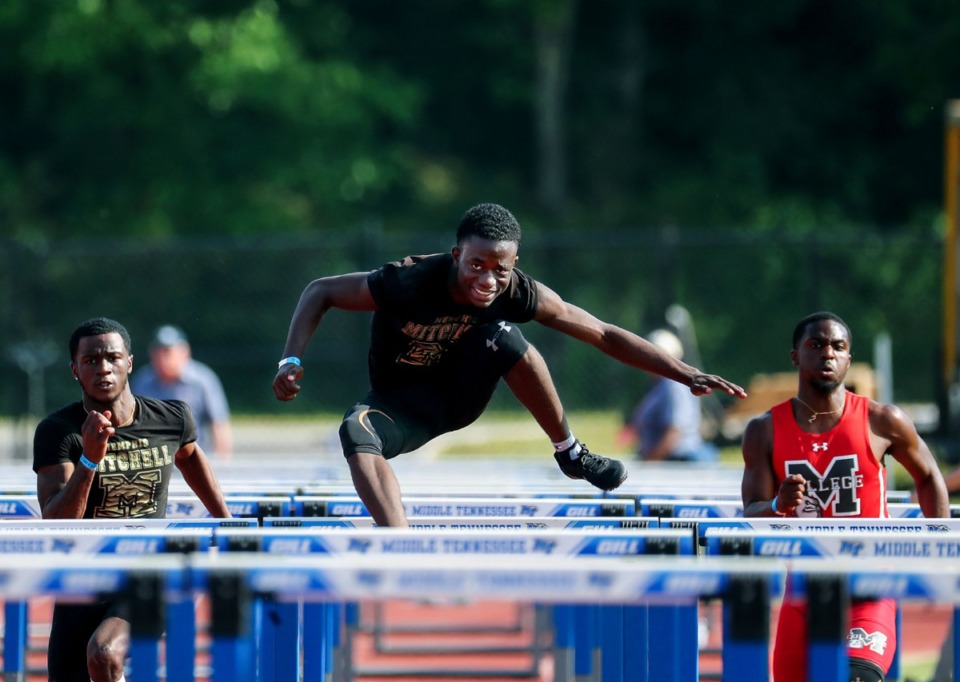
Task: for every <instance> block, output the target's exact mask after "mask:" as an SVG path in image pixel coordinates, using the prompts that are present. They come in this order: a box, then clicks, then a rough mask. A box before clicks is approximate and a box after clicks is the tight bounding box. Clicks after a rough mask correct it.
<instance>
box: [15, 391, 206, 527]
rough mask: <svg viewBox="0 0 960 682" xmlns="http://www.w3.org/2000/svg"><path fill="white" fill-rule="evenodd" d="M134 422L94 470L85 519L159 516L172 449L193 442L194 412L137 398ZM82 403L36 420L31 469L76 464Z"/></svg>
mask: <svg viewBox="0 0 960 682" xmlns="http://www.w3.org/2000/svg"><path fill="white" fill-rule="evenodd" d="M136 401H137V408H136V413H135V416H134V420H133V422H132V423H131V424H130V425H129V426H124V427H121V428H118V429H117V432H116V433H115V434H114V435H113V436H112V437H111V438H110V442H109V443H108V445H107V454H106V456H105V457H104V458H103V460H102V461H101V462H100V468H99V469H97V471H96V473H95V475H94V479H93V486H92V488H91V489H90V496H89V498H88V499H87V508H86V510H85V511H84V514H83V516H84V518H88V519H90V518H155V519H158V518H163V517H164V516H166V512H167V489H168V488H169V486H170V476H171V475H172V472H173V464H174V457H175V456H176V454H177V451H178V450H179V449H180V448H181V447H183V446H184V445H186V444H187V443H191V442H193V441H195V440H196V439H197V424H196V421H195V420H194V418H193V412H191V410H190V408H189V407H187V405H186V403H184V402H182V401H180V400H155V399H153V398H144V397H141V396H136ZM86 418H87V414H86V411H85V410H84V408H83V404H82V403H80V402H77V403H72V404H70V405H67V406H66V407H64V408H62V409H60V410H58V411H57V412H54V413H53V414H51V415H50V416H49V417H47V418H46V419H44V420H43V421H41V422H40V424H39V425H38V426H37V430H36V433H35V435H34V439H33V470H34V471H37V470H38V469H40V467H44V466H48V465H51V464H60V463H63V462H72V463H73V464H74V465H76V466H80V465H79V461H80V455H81V454H82V453H83V439H82V437H81V435H80V428H81V426H82V425H83V422H84V420H85V419H86Z"/></svg>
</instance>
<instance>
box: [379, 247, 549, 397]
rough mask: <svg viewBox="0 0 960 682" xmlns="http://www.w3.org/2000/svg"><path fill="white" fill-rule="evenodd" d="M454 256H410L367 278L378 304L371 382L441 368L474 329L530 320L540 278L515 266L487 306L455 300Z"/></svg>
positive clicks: (392, 383)
mask: <svg viewBox="0 0 960 682" xmlns="http://www.w3.org/2000/svg"><path fill="white" fill-rule="evenodd" d="M452 268H453V256H452V255H451V254H449V253H442V254H434V255H431V256H408V257H407V258H404V259H403V260H402V261H397V262H393V263H387V264H386V265H384V266H383V267H381V268H380V269H379V270H374V271H373V272H371V273H370V275H369V277H368V278H367V283H368V284H369V287H370V293H371V294H372V295H373V300H374V301H375V302H376V304H377V312H375V313H374V315H373V322H372V323H371V341H370V354H369V366H370V383H371V386H372V387H373V388H374V389H375V390H388V389H390V388H396V387H399V386H403V385H405V384H406V383H407V382H409V381H418V380H421V379H425V378H428V377H429V376H431V375H435V374H437V373H442V372H443V359H444V356H445V355H446V354H447V353H448V352H449V351H450V350H451V349H452V348H453V347H454V346H455V345H456V343H457V342H458V341H459V340H460V339H462V338H463V336H464V335H465V334H467V333H468V332H469V331H470V330H471V329H473V328H474V327H476V326H478V325H483V324H488V323H491V322H497V321H500V320H503V321H506V322H518V323H522V322H529V321H530V320H532V319H533V317H534V315H535V314H536V312H537V303H538V300H539V299H538V293H537V285H536V281H535V280H533V279H532V278H531V277H528V276H527V275H525V274H524V273H523V272H521V271H520V270H517V269H514V270H513V273H512V276H511V279H510V284H509V285H508V286H507V289H506V290H505V291H504V292H503V293H502V294H500V295H499V296H498V297H497V298H496V299H495V300H494V301H493V303H492V304H490V306H489V307H487V308H478V307H476V306H473V305H469V304H461V303H457V302H456V301H454V300H453V296H452V295H451V293H450V277H451V270H452Z"/></svg>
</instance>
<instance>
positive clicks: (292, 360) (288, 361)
mask: <svg viewBox="0 0 960 682" xmlns="http://www.w3.org/2000/svg"><path fill="white" fill-rule="evenodd" d="M284 365H296V366H297V367H302V366H303V365H301V364H300V358H298V357H296V356H295V355H291V356H290V357H289V358H284V359H283V360H281V361H280V362H278V363H277V369H279V368H281V367H283V366H284Z"/></svg>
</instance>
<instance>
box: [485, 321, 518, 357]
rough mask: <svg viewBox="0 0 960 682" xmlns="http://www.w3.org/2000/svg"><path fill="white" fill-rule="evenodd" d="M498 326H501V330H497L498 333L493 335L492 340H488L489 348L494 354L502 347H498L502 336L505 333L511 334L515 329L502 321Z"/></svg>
mask: <svg viewBox="0 0 960 682" xmlns="http://www.w3.org/2000/svg"><path fill="white" fill-rule="evenodd" d="M497 324H498V325H499V326H500V329H498V330H497V333H496V334H494V335H493V338H492V339H487V348H493V351H494V352H497V351H498V350H500V347H499V346H497V339H499V338H500V334H502V333H503V332H509V331H510V330H511V329H513V327H511V326H510V325H508V324H507V323H506V322H504V321H502V320H501V321H500V322H498V323H497Z"/></svg>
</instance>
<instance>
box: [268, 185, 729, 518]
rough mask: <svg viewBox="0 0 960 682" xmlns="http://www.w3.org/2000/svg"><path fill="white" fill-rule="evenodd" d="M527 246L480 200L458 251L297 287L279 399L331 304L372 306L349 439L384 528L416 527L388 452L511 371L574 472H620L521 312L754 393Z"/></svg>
mask: <svg viewBox="0 0 960 682" xmlns="http://www.w3.org/2000/svg"><path fill="white" fill-rule="evenodd" d="M519 245H520V225H519V223H517V221H516V219H515V218H514V217H513V215H512V214H511V213H510V212H509V211H508V210H507V209H505V208H503V207H502V206H498V205H496V204H480V205H478V206H475V207H473V208H471V209H470V210H469V211H467V212H466V214H465V215H464V216H463V218H462V220H461V221H460V226H459V228H458V229H457V242H456V246H454V247H453V249H452V251H451V253H449V254H436V255H432V256H411V257H408V258H405V259H403V260H402V261H399V262H396V263H388V264H387V265H384V266H383V267H382V268H380V269H379V270H375V271H373V272H369V273H366V272H357V273H351V274H345V275H338V276H333V277H324V278H321V279H317V280H314V281H313V282H311V283H310V284H308V285H307V287H306V288H305V289H304V291H303V294H302V295H301V296H300V302H299V304H298V305H297V308H296V310H295V311H294V314H293V319H292V320H291V322H290V329H289V332H288V334H287V341H286V345H285V346H284V352H283V359H282V360H281V361H280V363H279V369H278V371H277V375H276V377H275V378H274V380H273V392H274V394H275V395H276V397H277V398H278V399H279V400H293V399H294V398H296V396H297V393H298V392H299V390H300V386H299V384H298V383H297V382H298V381H299V380H300V379H301V378H302V376H303V368H302V366H301V361H300V358H301V357H302V355H303V353H304V351H305V350H306V348H307V344H308V343H309V341H310V339H311V338H312V337H313V334H314V333H315V332H316V329H317V326H318V325H319V324H320V320H321V319H322V318H323V316H324V314H325V313H326V312H327V310H329V309H330V308H340V309H344V310H355V311H373V312H374V315H373V323H372V328H371V341H370V352H369V370H370V386H371V390H370V392H369V393H368V394H367V396H366V397H365V398H364V399H363V400H362V401H361V402H359V403H357V404H356V405H354V406H353V407H352V408H350V409H349V410H348V411H347V413H346V415H345V417H344V420H343V423H342V424H341V427H340V440H341V443H342V445H343V453H344V456H345V457H346V458H347V462H348V463H349V466H350V473H351V476H352V477H353V482H354V486H355V487H356V489H357V493H358V494H359V495H360V498H361V500H363V502H364V504H365V505H366V507H367V509H369V510H370V513H371V515H372V516H373V518H374V520H375V521H376V523H377V524H378V525H381V526H406V517H405V514H404V511H403V504H402V502H401V498H400V487H399V484H398V482H397V479H396V476H395V475H394V473H393V469H392V468H391V467H390V464H389V463H388V462H387V460H388V459H390V458H391V457H394V456H396V455H398V454H401V453H404V452H410V451H411V450H414V449H416V448H418V447H420V446H421V445H423V444H424V443H426V442H427V441H429V440H431V439H432V438H435V437H436V436H438V435H440V434H442V433H447V432H449V431H452V430H454V429H459V428H461V427H463V426H466V425H467V424H470V423H472V422H473V421H474V420H476V419H477V417H479V416H480V414H481V413H482V412H483V410H484V409H485V408H486V405H487V403H488V402H489V400H490V397H491V396H492V395H493V391H494V389H495V388H496V386H497V383H498V382H499V380H500V379H501V378H502V379H503V380H504V381H505V382H506V383H507V385H508V386H509V387H510V390H511V391H513V393H514V395H515V396H516V397H517V399H518V400H519V401H520V403H521V404H522V405H523V406H524V407H526V408H527V410H529V412H530V413H531V414H532V415H533V417H534V419H536V421H537V423H538V424H539V425H540V427H541V428H542V429H543V430H544V431H545V432H546V434H547V436H548V437H549V438H550V440H551V441H552V442H553V445H554V449H555V450H556V452H555V454H554V457H555V458H556V460H557V463H558V464H559V466H560V469H561V471H563V473H564V474H566V475H567V476H569V477H570V478H577V479H584V480H586V481H588V482H590V483H592V484H593V485H595V486H597V487H598V488H600V489H602V490H613V489H614V488H616V487H617V486H619V485H620V484H621V483H622V482H623V481H624V479H625V478H626V476H627V472H626V469H625V467H624V466H623V464H622V463H621V462H618V461H616V460H614V459H609V458H607V457H601V456H599V455H595V454H593V453H590V452H589V451H588V450H587V449H586V447H584V446H583V445H582V444H581V443H579V442H578V441H577V439H576V438H575V437H574V436H573V434H572V433H571V431H570V428H569V427H568V426H567V421H566V417H565V416H564V412H563V406H562V405H561V403H560V398H559V396H558V395H557V392H556V389H555V387H554V385H553V381H552V379H551V378H550V373H549V371H548V369H547V366H546V363H545V362H544V360H543V357H542V356H541V355H540V353H539V352H538V351H537V350H536V349H535V348H534V347H533V346H531V345H530V344H529V343H528V342H527V341H526V340H525V339H524V338H523V336H522V335H521V333H520V329H519V327H518V325H519V324H521V323H524V322H529V321H531V320H535V321H537V322H540V323H541V324H543V325H546V326H548V327H550V328H552V329H556V330H557V331H561V332H563V333H565V334H568V335H570V336H572V337H574V338H575V339H579V340H580V341H584V342H585V343H589V344H590V345H592V346H595V347H596V348H598V349H599V350H601V351H603V352H604V353H606V354H608V355H610V356H612V357H614V358H616V359H617V360H620V361H621V362H623V363H625V364H627V365H631V366H633V367H637V368H639V369H642V370H646V371H648V372H653V373H655V374H659V375H661V376H664V377H666V378H668V379H672V380H674V381H678V382H680V383H682V384H684V385H686V386H689V387H690V390H691V391H692V392H693V393H694V394H696V395H702V394H704V393H710V392H711V391H713V390H714V389H717V390H722V391H725V392H727V393H730V394H731V395H737V396H741V397H742V396H744V395H746V394H745V393H744V391H743V389H742V388H740V387H739V386H737V385H735V384H732V383H730V382H729V381H727V380H725V379H723V378H721V377H718V376H715V375H711V374H703V373H701V372H699V371H698V370H697V369H695V368H693V367H691V366H690V365H687V364H685V363H683V362H681V361H679V360H675V359H673V358H672V357H670V356H669V355H667V354H666V353H664V352H663V351H661V350H659V349H658V348H657V347H656V346H654V345H653V344H652V343H649V342H648V341H646V340H644V339H642V338H641V337H639V336H637V335H636V334H632V333H631V332H628V331H626V330H624V329H621V328H620V327H617V326H615V325H612V324H608V323H606V322H602V321H601V320H598V319H597V318H596V317H594V316H593V315H591V314H590V313H588V312H587V311H585V310H583V309H582V308H579V307H577V306H575V305H573V304H571V303H568V302H566V301H564V300H563V299H561V298H560V296H558V295H557V294H556V293H555V292H554V291H552V290H551V289H549V288H548V287H546V286H544V285H543V284H541V283H540V282H537V281H535V280H533V279H532V278H530V277H529V276H527V275H525V274H524V273H523V272H521V271H520V270H518V269H516V267H515V266H516V263H517V259H518V258H517V251H518V248H519Z"/></svg>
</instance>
